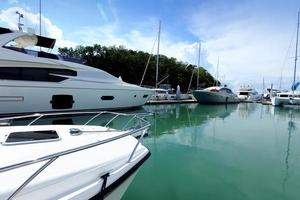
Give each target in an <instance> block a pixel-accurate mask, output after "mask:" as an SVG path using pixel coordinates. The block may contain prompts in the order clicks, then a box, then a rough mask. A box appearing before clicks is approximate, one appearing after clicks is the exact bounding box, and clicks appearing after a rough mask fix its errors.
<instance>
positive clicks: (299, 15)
mask: <svg viewBox="0 0 300 200" xmlns="http://www.w3.org/2000/svg"><path fill="white" fill-rule="evenodd" d="M299 19H300V11H298V21H297V36H296V50H295V65H294V81H293V87H292V91H293V94H294V91H295V89H296V88H295V82H296V69H297V57H298V36H299Z"/></svg>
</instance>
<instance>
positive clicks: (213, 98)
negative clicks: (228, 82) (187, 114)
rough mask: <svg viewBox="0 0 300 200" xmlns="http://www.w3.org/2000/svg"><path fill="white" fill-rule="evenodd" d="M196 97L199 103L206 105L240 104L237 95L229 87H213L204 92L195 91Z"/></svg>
mask: <svg viewBox="0 0 300 200" xmlns="http://www.w3.org/2000/svg"><path fill="white" fill-rule="evenodd" d="M193 95H194V97H195V98H196V99H197V101H198V102H199V103H204V104H224V103H238V102H239V99H238V98H237V95H236V94H234V93H233V92H232V90H231V89H229V88H227V87H219V86H213V87H209V88H206V89H203V90H195V91H193Z"/></svg>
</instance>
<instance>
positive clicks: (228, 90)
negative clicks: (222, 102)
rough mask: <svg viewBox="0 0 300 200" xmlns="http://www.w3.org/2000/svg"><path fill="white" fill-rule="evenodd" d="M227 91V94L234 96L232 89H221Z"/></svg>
mask: <svg viewBox="0 0 300 200" xmlns="http://www.w3.org/2000/svg"><path fill="white" fill-rule="evenodd" d="M222 90H223V91H226V93H228V94H232V91H231V90H230V89H228V88H221V91H222Z"/></svg>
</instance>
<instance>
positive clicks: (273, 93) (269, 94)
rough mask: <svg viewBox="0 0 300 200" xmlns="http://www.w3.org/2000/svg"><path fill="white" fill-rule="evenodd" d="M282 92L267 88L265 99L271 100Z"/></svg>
mask: <svg viewBox="0 0 300 200" xmlns="http://www.w3.org/2000/svg"><path fill="white" fill-rule="evenodd" d="M280 92H281V90H278V89H272V88H267V90H266V91H265V92H264V94H263V99H266V100H270V99H271V97H273V96H276V95H277V94H278V93H280Z"/></svg>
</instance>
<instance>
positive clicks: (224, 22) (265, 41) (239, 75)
mask: <svg viewBox="0 0 300 200" xmlns="http://www.w3.org/2000/svg"><path fill="white" fill-rule="evenodd" d="M204 8H205V9H200V10H198V11H197V12H195V13H194V14H192V16H190V19H189V25H190V31H191V32H192V33H193V34H194V35H196V36H198V37H199V38H203V39H204V42H203V46H204V47H205V50H206V51H207V57H206V59H207V60H208V62H209V63H211V64H213V69H212V71H216V63H217V59H218V56H219V57H220V67H219V71H220V74H224V76H226V78H225V79H226V80H227V81H231V82H232V83H233V84H235V85H241V84H253V85H256V86H257V85H259V86H260V87H261V85H262V79H263V77H265V81H266V82H268V83H269V84H270V82H271V81H272V82H273V83H274V84H276V87H278V84H279V79H280V74H281V72H282V70H283V74H284V75H286V76H285V77H283V80H284V82H285V83H289V84H286V86H290V85H291V84H290V83H291V82H290V81H289V80H291V79H290V76H289V75H292V66H293V63H292V62H293V59H290V58H291V57H292V56H294V55H293V51H294V45H293V46H292V48H288V47H289V43H290V40H291V37H292V34H293V33H294V31H295V28H296V27H295V26H296V17H295V19H294V20H292V22H287V21H285V22H284V21H283V20H282V21H281V20H277V21H276V18H274V19H270V17H269V16H267V15H268V14H269V13H267V12H266V13H260V12H259V11H256V12H252V11H251V14H249V12H248V10H247V9H249V6H247V5H244V4H243V5H242V7H240V6H237V7H233V8H231V10H230V12H228V11H227V12H224V11H220V9H218V8H217V7H212V8H209V7H204ZM249 10H251V9H249ZM272 17H274V16H272ZM289 20H290V21H291V19H289ZM293 22H294V23H293ZM294 39H295V38H294ZM293 44H294V42H293ZM288 49H289V52H288V56H287V59H285V57H286V51H287V50H288ZM284 61H285V62H284Z"/></svg>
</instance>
